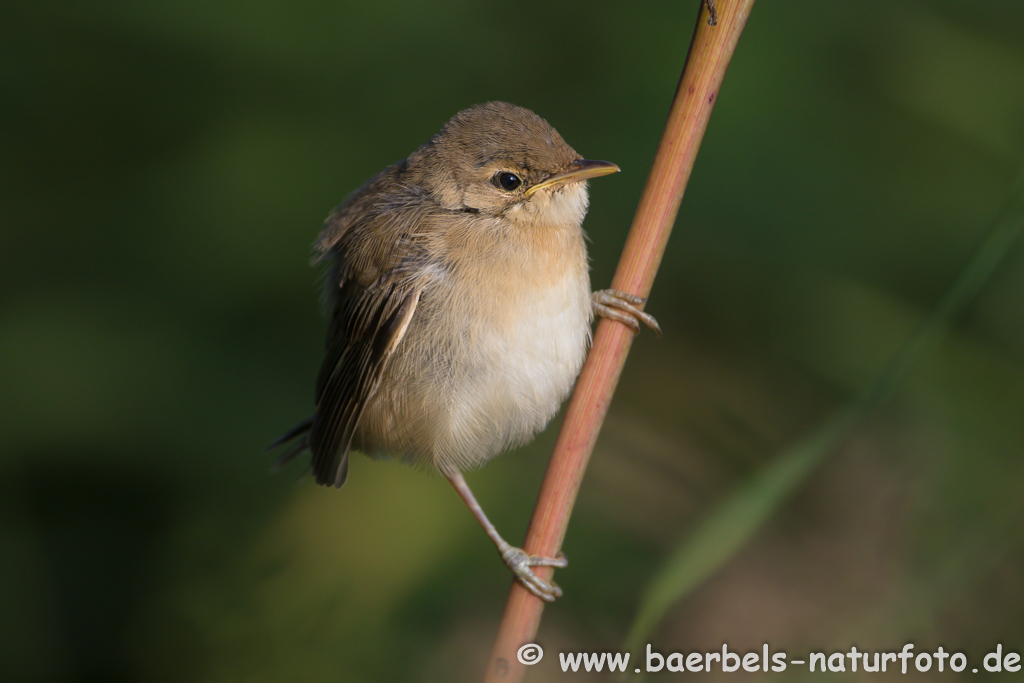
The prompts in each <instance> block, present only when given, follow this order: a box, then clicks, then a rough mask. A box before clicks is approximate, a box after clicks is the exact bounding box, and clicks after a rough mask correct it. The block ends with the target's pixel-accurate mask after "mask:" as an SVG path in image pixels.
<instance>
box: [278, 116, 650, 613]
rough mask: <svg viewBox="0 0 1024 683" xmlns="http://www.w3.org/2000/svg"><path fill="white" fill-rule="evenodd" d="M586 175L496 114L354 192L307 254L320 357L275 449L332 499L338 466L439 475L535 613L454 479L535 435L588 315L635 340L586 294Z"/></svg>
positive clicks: (570, 366) (523, 561) (544, 585)
mask: <svg viewBox="0 0 1024 683" xmlns="http://www.w3.org/2000/svg"><path fill="white" fill-rule="evenodd" d="M618 170H619V167H618V166H616V165H615V164H612V163H609V162H607V161H588V160H585V159H581V158H580V156H579V155H578V154H577V153H576V152H575V151H574V150H573V149H572V148H571V147H570V146H569V145H567V144H566V143H565V141H564V140H562V137H561V136H560V135H559V134H558V133H557V132H556V131H555V129H554V128H552V127H551V126H550V125H548V123H547V122H546V121H544V119H542V118H540V117H539V116H537V115H536V114H534V113H533V112H531V111H529V110H527V109H523V108H521V107H517V106H514V105H511V104H507V103H504V102H490V103H487V104H482V105H478V106H475V107H471V108H469V109H466V110H464V111H461V112H459V113H458V114H456V115H455V116H454V117H453V118H452V119H451V120H450V121H448V123H447V124H445V126H444V127H443V128H442V129H441V131H440V132H439V133H437V134H436V135H435V136H434V137H433V138H432V139H431V140H430V141H429V142H427V143H426V144H424V145H423V146H422V147H420V148H419V149H417V150H416V151H415V152H413V153H412V154H411V155H410V156H409V157H408V158H407V159H404V160H403V161H400V162H398V163H396V164H394V165H392V166H389V167H387V168H386V169H384V170H383V171H381V172H380V173H379V174H378V175H376V176H375V177H373V178H371V179H370V180H369V181H368V182H367V183H366V184H365V185H363V186H362V187H361V188H359V189H358V190H356V191H355V192H354V193H353V194H352V195H351V196H350V197H349V198H348V199H347V200H346V201H345V202H344V203H343V204H342V205H341V206H339V207H338V208H337V209H335V210H334V212H333V213H332V214H331V216H330V217H329V218H328V219H327V221H326V223H325V225H324V228H323V231H322V232H321V233H320V237H319V239H318V240H317V242H316V244H315V250H316V254H317V260H318V261H323V262H327V263H328V264H329V266H330V269H329V272H328V275H327V282H326V291H325V297H324V298H325V305H326V310H327V314H328V316H329V319H330V325H329V330H328V333H327V355H326V358H325V359H324V362H323V366H322V367H321V369H320V374H319V377H318V378H317V382H316V412H315V414H314V415H313V417H312V418H310V419H309V420H307V421H305V422H303V423H302V424H300V425H298V426H297V427H295V428H294V429H292V430H291V431H290V432H289V433H287V434H285V435H284V436H283V437H281V438H280V439H278V441H277V442H275V444H274V445H275V446H277V445H279V444H282V443H284V442H286V441H290V440H292V439H297V440H296V442H295V443H294V444H293V445H292V447H291V448H290V449H289V451H288V452H286V453H285V454H284V456H282V458H280V460H279V461H278V462H279V463H283V462H285V461H287V460H289V459H291V458H292V457H294V456H295V455H296V454H298V453H300V452H302V451H303V450H305V449H307V448H308V449H309V450H310V451H312V454H313V458H312V470H313V474H314V476H315V477H316V481H317V483H318V484H325V485H332V486H335V487H340V486H341V485H342V484H343V483H345V477H346V475H347V473H348V455H349V451H350V450H351V449H353V448H355V449H358V450H361V451H363V452H365V453H368V454H370V455H373V456H378V455H379V456H388V455H394V456H396V457H400V458H401V459H402V460H404V461H405V462H408V463H411V464H413V465H417V466H423V467H427V468H431V469H436V470H438V471H440V472H441V473H442V474H443V475H444V476H445V477H447V479H448V480H449V481H450V482H451V484H452V486H454V487H455V489H456V491H457V492H458V493H459V495H460V496H461V497H462V499H463V500H464V501H465V502H466V504H467V505H468V506H469V508H470V510H471V511H472V512H473V514H474V516H476V518H477V519H478V520H479V521H480V524H481V525H483V527H484V529H485V530H486V532H487V534H488V535H489V536H490V537H491V539H492V540H493V541H494V543H495V544H496V545H497V546H498V551H499V552H500V553H501V555H502V558H503V559H504V560H505V563H506V564H508V566H509V567H510V568H511V569H512V571H513V573H514V574H515V576H516V577H517V578H518V579H519V580H520V581H521V582H522V583H523V584H524V585H525V586H526V587H527V588H528V589H529V590H530V591H532V592H533V593H534V594H535V595H537V596H538V597H540V598H543V599H545V600H554V599H555V598H556V597H557V596H559V595H561V590H560V589H559V588H558V586H556V585H554V584H553V583H548V582H545V581H542V580H540V579H538V578H537V576H536V575H535V574H534V573H533V572H532V571H531V570H530V567H531V566H541V565H546V566H553V567H565V566H566V560H565V557H564V556H562V555H561V553H559V556H558V557H554V558H548V557H535V556H528V555H527V554H526V553H525V552H523V551H522V550H520V549H519V548H515V547H513V546H511V545H510V544H509V543H507V542H505V540H504V539H502V537H501V536H500V535H499V534H498V532H497V530H495V528H494V526H493V525H492V524H491V523H490V522H489V521H488V520H487V517H486V515H485V514H484V512H483V510H482V509H481V508H480V505H479V504H478V503H477V502H476V500H475V499H474V497H473V494H472V493H471V492H470V490H469V487H468V485H467V484H466V481H465V479H463V476H462V473H461V470H464V469H467V468H472V467H476V466H479V465H482V464H484V463H486V462H487V461H488V460H490V459H491V458H493V457H494V456H495V455H497V454H499V453H501V452H502V451H504V450H507V449H508V448H511V447H513V446H518V445H521V444H523V443H525V442H527V441H528V440H530V439H531V438H532V437H533V436H534V435H535V434H537V433H538V432H539V431H541V430H542V429H544V427H545V426H546V425H547V423H548V421H549V420H551V418H552V417H553V416H554V414H555V412H556V411H557V410H558V407H559V405H561V403H562V401H563V400H564V399H565V397H566V396H567V395H568V393H569V391H570V389H571V388H572V385H573V382H574V381H575V379H576V375H577V374H578V373H579V370H580V367H581V366H582V364H583V359H584V357H585V355H586V351H587V346H588V344H589V342H590V328H591V323H592V320H593V316H594V313H595V311H596V312H597V313H599V314H601V315H605V316H608V317H612V318H614V319H616V320H619V321H621V322H623V323H625V324H627V325H629V326H630V327H632V328H633V330H634V331H636V330H639V325H638V323H637V320H638V319H639V320H642V321H643V322H644V323H645V324H647V325H650V326H651V327H653V328H654V329H655V330H657V323H656V322H655V321H654V319H653V318H652V317H651V316H649V315H647V314H646V313H644V312H642V311H641V310H639V309H638V308H637V305H639V304H641V303H643V299H641V298H639V297H635V296H632V295H629V294H625V293H622V292H616V291H613V290H603V291H601V292H595V293H593V294H591V291H590V276H589V272H588V264H587V252H586V246H585V245H584V236H583V230H582V227H581V225H582V223H583V217H584V215H585V214H586V211H587V183H586V180H587V179H588V178H594V177H597V176H602V175H606V174H609V173H615V172H616V171H618Z"/></svg>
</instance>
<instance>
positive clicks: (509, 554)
mask: <svg viewBox="0 0 1024 683" xmlns="http://www.w3.org/2000/svg"><path fill="white" fill-rule="evenodd" d="M501 559H503V560H505V564H507V565H508V568H509V569H511V570H512V573H513V574H515V577H516V579H517V580H518V581H519V583H521V584H523V586H525V587H526V590H528V591H530V592H531V593H533V594H534V595H536V596H537V597H538V598H540V599H541V600H544V601H545V602H553V601H554V600H555V598H560V597H562V589H561V588H559V587H558V584H556V583H555V582H554V581H552V582H550V583H548V582H547V581H544V580H543V579H541V578H539V577H538V576H537V575H536V574H534V573H533V570H532V569H530V567H559V568H563V569H564V568H565V567H568V566H569V561H568V560H567V559H565V555H563V554H562V553H558V557H540V556H538V555H527V554H526V551H524V550H523V549H521V548H514V547H512V546H508V547H507V548H505V549H503V550H502V553H501Z"/></svg>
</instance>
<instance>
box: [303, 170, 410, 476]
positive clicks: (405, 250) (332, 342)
mask: <svg viewBox="0 0 1024 683" xmlns="http://www.w3.org/2000/svg"><path fill="white" fill-rule="evenodd" d="M373 190H374V186H373V184H372V183H371V184H369V187H367V188H366V191H365V192H363V193H360V194H361V196H359V197H354V198H353V199H354V200H355V201H354V202H350V203H348V204H347V205H344V206H343V207H342V208H341V209H339V211H337V212H336V213H335V215H334V216H332V218H330V219H328V222H327V225H326V226H325V228H324V232H323V233H322V235H321V240H320V243H319V245H318V248H319V249H320V250H321V253H323V254H324V255H325V257H326V258H331V259H333V260H334V266H333V267H332V269H331V272H330V274H329V275H328V281H327V288H328V293H327V303H328V307H329V313H330V329H329V331H328V335H327V353H326V356H325V358H324V363H323V365H322V366H321V368H320V374H319V376H318V378H317V386H316V413H315V414H314V416H313V423H312V426H311V429H310V435H309V446H310V449H311V450H312V452H313V462H312V468H313V474H314V476H315V477H316V481H317V483H318V484H325V485H333V486H335V487H340V486H341V485H342V484H343V483H345V477H346V475H347V473H348V453H349V449H350V447H351V442H352V436H353V434H354V433H355V430H356V426H357V425H358V423H359V418H360V416H361V415H362V413H363V410H364V408H365V407H366V405H367V403H368V402H369V401H370V400H371V399H372V397H373V395H374V393H375V392H376V390H377V386H378V384H379V383H380V378H381V376H382V374H383V372H384V369H385V367H386V366H387V363H388V359H389V358H391V355H392V353H394V351H395V349H396V348H397V347H398V345H399V344H400V343H401V342H402V338H403V337H404V336H405V333H406V330H408V328H409V323H410V322H411V321H412V319H413V316H414V315H415V313H416V307H417V305H418V303H419V300H420V294H421V293H422V291H423V286H424V282H423V281H424V278H423V277H422V276H419V275H418V273H417V271H418V270H419V268H418V263H419V255H418V249H417V246H416V243H415V242H416V238H415V235H416V230H417V220H416V218H417V216H416V215H415V214H414V213H408V212H402V211H394V210H393V209H394V207H390V206H385V207H381V206H376V207H374V208H370V209H367V208H365V207H363V208H362V209H361V208H360V206H359V204H360V202H361V201H362V199H363V198H364V197H369V198H370V199H371V200H372V197H373V195H374V194H375V193H374V191H373Z"/></svg>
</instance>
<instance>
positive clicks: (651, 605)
mask: <svg viewBox="0 0 1024 683" xmlns="http://www.w3.org/2000/svg"><path fill="white" fill-rule="evenodd" d="M1021 181H1024V178H1022V179H1021ZM1021 181H1018V183H1017V184H1016V188H1015V191H1014V192H1013V194H1012V196H1011V200H1010V201H1009V202H1008V204H1007V207H1006V209H1005V210H1004V211H1003V212H1002V213H1001V216H1000V218H999V219H998V220H997V222H996V224H995V225H994V226H993V228H992V230H991V231H990V232H989V235H988V237H987V238H986V239H985V241H984V242H983V243H982V244H981V246H980V247H979V248H978V250H977V251H976V252H975V254H974V255H973V257H972V258H971V260H970V261H969V262H968V263H967V265H966V266H965V268H964V270H963V271H962V272H961V273H960V276H959V277H958V278H957V279H956V281H955V282H954V283H953V285H952V286H951V287H950V289H949V290H947V292H946V294H945V295H944V296H943V297H942V299H941V300H940V301H939V303H938V304H937V305H936V306H935V308H934V309H932V311H931V312H930V314H929V315H928V317H927V318H926V319H925V320H924V321H923V324H922V325H921V326H920V327H919V329H918V330H917V331H916V332H915V333H914V334H913V335H912V336H911V337H910V339H908V341H907V343H906V344H905V345H904V346H903V347H902V348H901V349H900V351H899V352H898V353H896V354H895V356H894V357H893V358H892V359H891V360H890V361H889V362H888V363H887V364H886V366H885V368H883V370H882V372H880V373H879V376H878V379H877V380H876V381H875V382H874V383H873V384H872V385H871V386H870V387H869V388H868V389H867V390H866V391H865V392H864V393H863V394H862V395H861V396H859V397H858V398H857V399H855V400H854V401H852V402H851V404H850V405H849V406H848V407H847V408H845V409H843V410H841V411H839V412H838V413H837V414H836V415H834V416H833V417H832V418H830V419H829V420H827V421H826V422H825V424H823V425H822V426H821V427H819V428H818V429H816V430H815V431H814V432H813V433H812V434H811V435H810V436H809V437H807V438H806V439H804V440H803V441H801V442H800V443H798V444H796V445H795V446H793V447H791V448H789V449H787V450H786V451H784V452H783V453H782V454H780V455H779V456H778V457H777V458H775V459H774V460H773V461H772V462H771V464H769V465H768V466H766V467H765V468H764V469H763V470H762V471H761V472H759V473H758V474H756V475H755V476H753V477H752V478H751V479H749V480H747V481H745V482H743V483H742V484H740V485H739V486H738V487H737V488H736V489H735V490H734V491H733V492H732V494H730V495H729V496H728V497H727V498H726V499H725V500H724V501H723V502H722V503H721V504H720V505H719V507H718V508H717V509H716V510H714V511H713V512H712V513H711V514H710V516H709V517H708V518H707V519H706V520H705V521H704V522H703V523H702V524H701V525H700V526H698V527H697V528H696V529H695V530H694V531H693V532H692V533H691V534H689V535H688V536H686V537H685V538H684V539H683V540H682V542H681V543H680V544H679V545H678V546H677V547H676V549H675V550H674V551H673V552H672V554H671V555H670V556H669V558H668V560H667V561H666V562H665V564H664V566H662V567H661V569H660V570H659V571H658V572H657V574H655V576H654V577H653V578H652V579H651V582H650V584H649V586H648V588H647V590H646V592H645V594H644V596H643V598H642V599H641V602H640V606H639V609H638V611H637V616H636V618H635V619H634V621H633V624H632V626H631V628H630V631H629V634H628V635H627V637H626V642H625V648H626V649H627V650H628V651H629V652H631V653H634V657H635V656H636V653H638V652H640V650H641V648H642V647H643V645H644V643H645V642H648V641H649V639H650V636H651V634H652V633H653V632H654V630H655V628H656V627H657V625H658V624H659V623H660V622H661V620H662V618H663V617H664V616H665V614H666V612H667V611H668V610H669V609H670V608H671V607H672V605H674V604H675V603H676V602H678V601H679V600H680V599H682V598H684V597H686V596H687V595H689V594H690V593H691V592H692V591H693V589H694V588H696V587H697V586H699V585H700V584H701V583H703V581H704V580H706V579H707V578H708V577H709V576H711V575H712V574H713V573H714V572H716V571H717V570H718V569H719V568H720V567H721V566H722V565H723V564H725V562H727V561H728V560H729V558H731V557H732V556H733V555H734V554H735V553H736V551H737V550H739V549H740V548H741V547H742V546H743V545H744V544H745V543H746V542H747V541H748V540H749V539H750V538H751V537H752V536H753V535H754V534H755V533H756V532H757V530H758V529H759V528H760V527H761V525H762V524H763V523H764V522H765V521H766V520H767V519H768V518H769V517H771V515H772V514H773V513H774V512H775V511H776V510H777V509H778V508H779V506H780V505H781V504H782V503H783V502H784V501H785V500H786V498H787V497H788V496H789V495H790V494H792V493H793V492H794V491H796V490H797V489H798V488H799V486H800V485H801V484H802V483H803V481H804V480H805V479H806V478H807V476H808V475H809V474H810V472H811V471H813V469H814V467H815V466H816V465H818V464H819V463H821V462H822V461H823V460H824V459H825V457H826V456H827V455H829V454H831V453H832V452H833V451H834V450H835V447H836V445H837V444H838V443H839V441H840V440H841V439H843V438H844V436H845V435H846V434H847V433H848V432H849V430H850V429H851V427H853V426H854V425H855V424H857V423H858V422H860V421H861V420H862V419H863V418H864V417H865V416H866V415H867V414H868V413H869V411H870V410H871V409H872V408H873V407H874V406H875V405H877V404H878V403H879V402H880V401H882V400H884V399H885V398H887V397H888V396H889V395H890V394H891V393H892V392H893V391H894V390H895V389H896V388H897V387H898V386H899V385H900V384H901V383H902V381H903V379H904V378H905V377H906V376H907V374H908V373H909V372H910V371H911V370H912V369H913V367H914V366H915V365H916V364H918V363H919V362H920V361H921V360H922V359H923V358H924V357H926V356H927V355H928V354H929V352H930V351H932V350H933V349H934V348H935V347H936V346H937V345H938V344H939V343H940V342H941V340H942V338H943V337H944V336H945V334H946V332H947V331H948V329H949V327H950V325H951V324H952V323H953V321H954V320H955V319H956V318H957V317H958V316H959V315H960V314H961V313H962V312H963V311H964V310H965V309H966V308H967V306H968V305H969V304H970V303H971V302H972V301H973V300H974V298H975V297H976V296H977V295H978V292H979V291H980V290H981V288H982V287H983V286H984V285H985V283H986V282H987V281H988V280H989V278H990V277H991V275H992V273H993V272H994V271H995V269H996V268H997V267H998V265H999V264H1000V263H1001V262H1002V260H1003V259H1004V257H1005V256H1006V254H1007V253H1008V252H1009V250H1010V248H1011V247H1012V245H1013V244H1014V243H1015V242H1016V240H1017V239H1018V238H1019V237H1020V234H1021V231H1022V227H1024V182H1021Z"/></svg>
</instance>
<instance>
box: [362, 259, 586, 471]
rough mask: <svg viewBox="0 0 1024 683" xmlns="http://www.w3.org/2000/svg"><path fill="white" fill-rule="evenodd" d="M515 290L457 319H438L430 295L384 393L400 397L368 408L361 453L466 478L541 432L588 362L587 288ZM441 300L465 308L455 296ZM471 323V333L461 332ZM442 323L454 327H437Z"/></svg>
mask: <svg viewBox="0 0 1024 683" xmlns="http://www.w3.org/2000/svg"><path fill="white" fill-rule="evenodd" d="M519 284H520V285H521V287H520V288H517V291H521V295H517V296H515V297H509V296H504V295H502V293H501V292H499V291H496V292H495V295H494V296H493V297H489V298H488V301H487V304H485V305H482V306H481V307H480V308H479V309H477V310H475V311H471V310H460V311H459V315H451V312H449V311H445V312H441V311H439V310H438V309H437V308H436V307H435V305H436V301H431V298H430V296H429V293H425V296H424V299H423V300H422V301H421V305H422V306H423V307H424V310H423V311H417V315H416V316H414V320H413V323H411V324H410V329H409V332H408V333H407V336H406V338H405V339H404V340H403V342H402V347H404V348H402V347H400V348H399V349H398V350H396V352H395V356H394V357H393V358H392V363H391V364H389V368H388V370H387V373H386V374H387V375H389V376H386V377H385V378H384V382H383V384H382V385H383V386H401V387H402V390H401V391H397V392H387V393H386V394H385V393H383V392H382V393H381V394H380V395H378V396H375V397H374V399H372V400H371V401H370V403H369V404H368V405H367V409H366V412H365V413H364V415H363V418H362V419H361V420H360V425H359V428H358V429H357V433H356V445H357V447H360V448H361V449H362V450H364V451H368V452H376V453H377V454H381V455H384V454H390V455H399V456H400V457H402V458H403V459H405V460H407V461H409V462H411V463H413V464H417V465H423V466H427V467H437V468H439V469H442V470H451V469H466V468H470V467H474V466H478V465H481V464H483V463H485V462H487V460H489V459H490V458H492V457H494V456H495V455H497V454H498V453H501V452H502V451H504V450H507V449H508V448H510V447H513V446H516V445H520V444H522V443H525V442H526V441H528V440H530V439H531V438H532V437H533V436H534V435H535V434H536V433H537V432H539V431H541V430H542V429H544V427H545V426H546V425H547V423H548V422H549V421H550V420H551V418H552V417H553V416H554V414H555V413H556V412H557V411H558V408H559V406H560V405H561V403H562V401H564V400H565V398H566V397H567V395H568V393H569V391H570V390H571V388H572V386H573V383H574V381H575V379H576V376H577V375H578V373H579V370H580V367H581V366H582V364H583V360H584V358H585V356H586V352H587V346H588V344H589V340H590V325H591V319H592V308H591V300H590V282H589V277H586V275H585V273H584V275H583V277H582V278H581V277H580V274H579V273H575V274H566V276H565V277H564V278H561V279H560V280H557V281H554V282H552V281H551V280H550V279H549V280H548V282H547V283H545V286H543V287H540V286H529V285H528V283H527V282H525V281H524V282H521V283H519ZM443 298H444V299H445V300H448V301H459V300H460V299H459V297H458V296H454V297H453V296H452V295H451V293H450V292H448V293H447V296H445V297H443ZM420 314H422V316H421V315H420ZM417 317H418V318H419V320H417ZM469 317H473V318H474V319H475V321H476V324H475V325H473V326H472V327H470V326H468V325H466V324H464V323H465V321H466V320H467V319H468V318H469ZM439 318H440V319H444V320H447V321H448V322H446V323H444V324H442V325H437V324H436V322H437V320H438V319H439ZM428 321H433V323H434V324H430V323H429V322H428ZM417 322H419V323H420V324H419V325H417Z"/></svg>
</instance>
